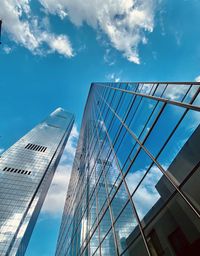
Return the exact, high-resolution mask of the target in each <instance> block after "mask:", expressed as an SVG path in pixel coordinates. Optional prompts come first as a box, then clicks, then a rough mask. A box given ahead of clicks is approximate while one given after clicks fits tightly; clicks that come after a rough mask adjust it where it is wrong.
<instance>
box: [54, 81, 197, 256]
mask: <svg viewBox="0 0 200 256" xmlns="http://www.w3.org/2000/svg"><path fill="white" fill-rule="evenodd" d="M199 161H200V83H93V84H92V85H91V88H90V92H89V95H88V99H87V103H86V106H85V110H84V115H83V120H82V126H81V132H80V138H79V142H78V147H77V151H76V155H75V160H74V164H73V169H72V174H71V179H70V184H69V187H68V193H67V197H66V202H65V208H64V212H63V217H62V223H61V227H60V233H59V238H58V243H57V250H56V255H57V256H75V255H78V256H80V255H84V256H90V255H95V256H97V255H106V256H108V255H109V256H112V255H125V256H132V255H133V256H141V255H142V256H145V255H152V256H161V255H172V256H175V255H178V256H186V255H187V256H188V255H199V251H200V219H199V217H200V186H199V184H200V175H199V171H200V167H199V165H200V163H199Z"/></svg>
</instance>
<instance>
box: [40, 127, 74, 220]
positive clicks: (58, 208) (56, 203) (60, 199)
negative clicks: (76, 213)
mask: <svg viewBox="0 0 200 256" xmlns="http://www.w3.org/2000/svg"><path fill="white" fill-rule="evenodd" d="M77 139H78V130H77V126H76V125H74V126H73V128H72V131H71V134H70V137H69V139H68V142H67V145H66V147H65V150H64V153H63V155H62V157H61V160H60V163H59V165H58V168H57V170H56V173H55V175H54V178H53V181H52V184H51V187H50V189H49V192H48V194H47V197H46V199H45V202H44V204H43V207H42V212H43V213H47V214H50V215H52V216H57V215H58V214H61V213H62V210H63V207H64V202H65V197H66V193H67V187H68V184H69V180H70V175H71V169H72V163H73V158H74V155H75V150H76V144H77Z"/></svg>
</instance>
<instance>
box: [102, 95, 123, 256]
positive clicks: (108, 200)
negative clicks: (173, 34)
mask: <svg viewBox="0 0 200 256" xmlns="http://www.w3.org/2000/svg"><path fill="white" fill-rule="evenodd" d="M120 100H121V97H120ZM99 113H100V112H99ZM100 115H101V113H100ZM105 129H106V128H105ZM97 136H98V141H99V143H100V140H99V134H98V131H97ZM106 162H107V161H106ZM105 168H106V164H105V165H103V168H102V173H103V178H104V184H105V189H106V194H107V200H106V201H107V203H108V209H109V213H110V220H111V228H112V231H113V237H114V243H115V249H116V252H117V255H119V249H118V244H117V238H116V233H115V227H114V224H113V215H112V210H111V203H110V198H109V195H108V188H107V181H106V178H105ZM103 206H104V205H103ZM102 220H103V219H102ZM100 223H101V222H99V224H100ZM105 237H106V236H105ZM100 248H101V247H100Z"/></svg>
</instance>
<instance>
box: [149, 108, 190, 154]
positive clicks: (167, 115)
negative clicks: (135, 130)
mask: <svg viewBox="0 0 200 256" xmlns="http://www.w3.org/2000/svg"><path fill="white" fill-rule="evenodd" d="M184 111H185V109H184V108H181V107H178V106H173V105H167V106H166V107H165V109H164V111H163V112H162V114H161V116H160V117H159V119H158V121H157V123H156V125H155V126H154V129H153V130H152V131H151V133H150V135H149V137H148V138H147V140H146V142H145V144H144V145H145V146H146V147H147V149H148V150H149V151H150V152H151V153H152V154H153V155H154V156H156V155H157V154H158V152H159V150H160V149H161V147H162V146H163V144H164V143H165V141H166V140H167V138H168V136H169V135H170V133H171V132H172V130H173V129H174V127H175V125H176V124H177V123H178V121H179V119H180V118H181V116H182V114H183V112H184Z"/></svg>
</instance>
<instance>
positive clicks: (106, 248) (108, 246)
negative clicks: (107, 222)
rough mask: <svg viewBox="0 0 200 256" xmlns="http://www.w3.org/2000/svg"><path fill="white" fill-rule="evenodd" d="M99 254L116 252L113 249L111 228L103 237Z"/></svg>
mask: <svg viewBox="0 0 200 256" xmlns="http://www.w3.org/2000/svg"><path fill="white" fill-rule="evenodd" d="M101 255H102V256H108V255H109V256H115V255H117V252H116V250H115V242H114V238H113V231H112V229H111V230H110V232H109V233H108V235H107V236H106V238H105V239H104V241H103V243H102V244H101Z"/></svg>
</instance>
